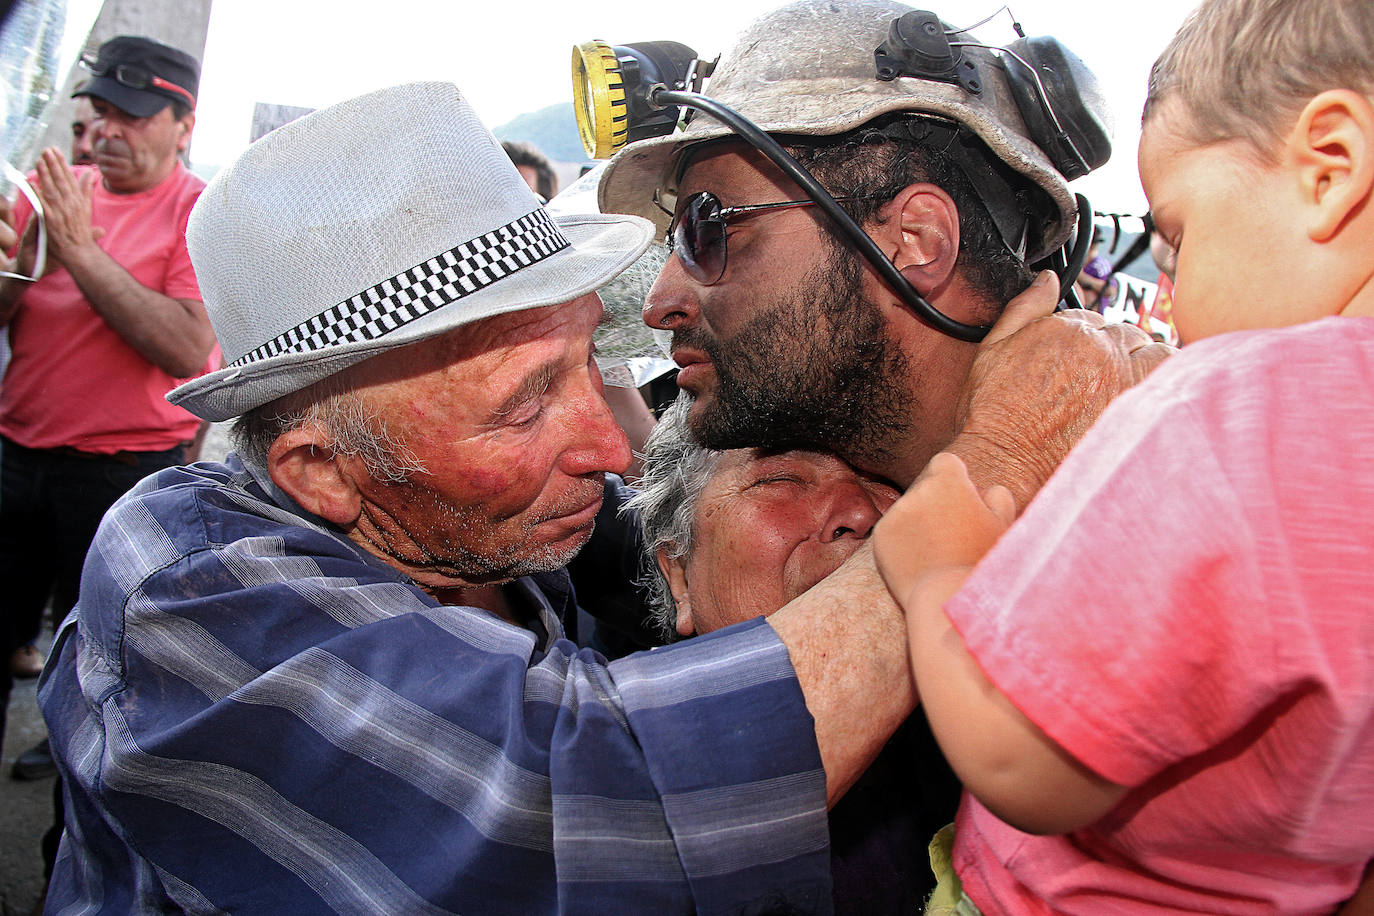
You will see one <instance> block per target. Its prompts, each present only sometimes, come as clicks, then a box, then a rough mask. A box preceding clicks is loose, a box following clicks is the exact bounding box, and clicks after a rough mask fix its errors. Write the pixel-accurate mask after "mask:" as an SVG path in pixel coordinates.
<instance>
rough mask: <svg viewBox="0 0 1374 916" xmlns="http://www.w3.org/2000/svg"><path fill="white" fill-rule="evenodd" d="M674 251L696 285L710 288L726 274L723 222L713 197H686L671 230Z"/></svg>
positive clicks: (705, 193) (697, 195)
mask: <svg viewBox="0 0 1374 916" xmlns="http://www.w3.org/2000/svg"><path fill="white" fill-rule="evenodd" d="M673 250H674V251H676V252H677V256H678V258H679V259H681V261H682V266H683V267H685V268H686V269H687V273H688V274H690V275H691V277H692V279H694V280H696V281H697V282H698V283H701V284H704V285H706V286H710V285H711V284H712V283H715V282H716V281H717V280H719V279H720V278H721V275H722V274H723V273H725V221H724V220H723V219H721V218H720V201H719V200H717V199H716V196H715V195H714V194H712V193H710V192H709V191H702V192H700V193H698V194H693V195H692V196H691V197H690V198H688V200H687V203H686V205H685V206H684V207H683V210H682V215H681V216H679V217H678V221H677V226H676V228H675V229H674V231H673Z"/></svg>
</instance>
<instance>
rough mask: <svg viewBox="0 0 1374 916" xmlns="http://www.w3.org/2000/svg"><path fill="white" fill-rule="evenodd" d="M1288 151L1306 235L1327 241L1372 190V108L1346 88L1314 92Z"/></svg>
mask: <svg viewBox="0 0 1374 916" xmlns="http://www.w3.org/2000/svg"><path fill="white" fill-rule="evenodd" d="M1288 153H1289V155H1290V156H1291V157H1292V161H1293V162H1294V163H1295V164H1296V166H1297V169H1298V175H1299V176H1300V180H1301V194H1302V202H1303V203H1304V204H1305V205H1306V206H1307V209H1308V213H1309V214H1310V215H1309V217H1308V219H1307V225H1306V229H1307V234H1308V237H1309V238H1311V239H1312V240H1313V241H1316V242H1326V241H1330V240H1331V239H1332V237H1334V236H1335V235H1336V234H1337V233H1338V232H1339V231H1340V229H1341V227H1342V226H1344V225H1345V224H1346V223H1347V221H1349V219H1350V218H1351V217H1352V216H1354V215H1356V214H1358V213H1359V212H1361V210H1362V209H1363V207H1364V206H1365V205H1366V201H1368V200H1369V199H1370V196H1371V193H1374V106H1372V105H1371V104H1370V101H1369V99H1368V98H1366V97H1365V96H1363V95H1361V94H1359V93H1358V92H1352V91H1351V90H1349V89H1331V90H1328V91H1326V92H1322V93H1318V94H1317V95H1315V96H1313V97H1312V99H1311V101H1309V102H1308V103H1307V106H1306V107H1305V108H1303V110H1302V114H1300V115H1298V120H1297V123H1296V124H1295V125H1294V128H1293V131H1292V133H1291V134H1290V136H1289V142H1288Z"/></svg>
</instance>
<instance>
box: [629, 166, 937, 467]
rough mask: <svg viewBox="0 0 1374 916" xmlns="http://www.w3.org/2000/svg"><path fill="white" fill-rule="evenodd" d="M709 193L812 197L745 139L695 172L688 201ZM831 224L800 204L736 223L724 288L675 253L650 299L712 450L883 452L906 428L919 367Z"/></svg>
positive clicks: (742, 198) (684, 185)
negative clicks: (907, 380)
mask: <svg viewBox="0 0 1374 916" xmlns="http://www.w3.org/2000/svg"><path fill="white" fill-rule="evenodd" d="M698 191H710V192H712V193H714V194H715V195H716V196H717V197H719V198H720V200H721V202H722V203H723V204H724V205H725V206H726V207H732V206H742V205H748V204H759V203H771V202H776V201H784V200H797V199H801V198H802V197H804V195H802V194H801V191H800V190H799V189H798V188H796V187H795V186H794V185H792V184H791V183H790V182H788V181H787V180H786V179H785V178H783V177H782V176H781V173H779V172H777V170H776V169H774V168H773V167H772V166H771V164H769V163H767V162H766V160H763V158H762V157H761V156H760V155H759V154H757V153H754V152H753V151H746V150H745V149H743V148H742V147H740V146H739V145H735V144H727V145H724V146H721V147H713V148H711V149H710V150H708V151H706V152H704V153H702V154H700V155H699V156H698V157H697V158H696V159H694V160H693V161H692V162H691V163H690V164H689V166H688V168H687V170H686V171H685V173H684V175H683V179H682V182H681V188H680V191H679V200H686V199H687V198H688V197H689V196H690V195H692V194H694V193H696V192H698ZM823 218H824V217H823V216H821V215H820V213H819V211H818V210H817V209H816V208H814V207H801V208H792V209H779V210H773V211H768V212H766V213H760V214H754V215H751V216H749V217H748V218H746V219H741V220H739V221H737V222H732V223H730V224H729V228H728V230H727V242H726V244H727V247H728V257H727V260H726V267H725V273H724V275H723V276H722V277H721V279H720V280H719V281H718V282H717V283H715V284H713V285H711V286H705V285H702V284H701V283H699V282H697V281H696V280H694V279H693V278H692V277H690V276H689V275H688V274H687V272H686V271H685V270H684V269H683V266H682V264H681V262H680V261H679V260H678V258H677V257H676V256H673V257H671V258H670V259H669V260H668V263H667V264H666V265H665V266H664V268H663V271H662V273H660V275H659V278H658V281H657V282H656V283H655V284H654V287H653V289H652V290H651V291H650V293H649V296H648V300H647V301H646V304H645V308H644V320H645V321H646V322H647V323H648V324H649V325H651V326H652V327H655V328H660V329H665V330H670V331H672V333H673V343H672V352H673V358H674V360H675V361H676V362H677V363H678V365H679V366H680V367H681V368H680V371H679V374H678V385H679V386H680V387H681V388H682V389H683V390H685V391H687V392H689V393H690V394H692V395H693V396H694V398H695V402H694V404H693V406H692V409H691V412H690V414H689V425H690V426H691V429H692V433H693V435H694V436H696V438H697V439H699V440H700V441H701V442H702V443H703V444H704V445H706V446H708V447H711V448H715V449H733V448H741V447H747V446H755V445H762V446H766V447H769V448H773V449H787V448H814V449H824V450H834V451H837V452H840V453H841V454H845V455H846V456H848V457H851V458H854V457H864V456H873V455H877V456H882V455H883V454H884V453H885V451H886V449H887V446H888V444H889V443H891V442H893V441H896V440H897V439H899V438H900V437H901V436H902V435H903V432H904V431H905V430H906V429H907V428H908V426H909V424H910V422H911V421H910V419H909V411H908V410H907V409H905V406H904V405H903V404H902V403H901V401H902V398H901V395H900V391H901V387H902V386H901V385H900V384H894V383H893V382H894V380H896V379H899V378H904V377H906V376H907V375H908V374H909V367H908V366H907V364H906V361H905V360H904V358H903V357H902V355H901V353H900V352H899V351H898V349H897V348H896V347H895V346H894V345H893V344H892V342H891V339H890V335H889V333H888V328H887V323H886V319H885V318H884V316H883V314H882V312H881V310H880V309H879V308H878V306H877V305H876V304H874V303H873V302H872V301H871V299H870V298H869V297H868V295H867V294H866V291H865V281H864V273H863V270H862V269H861V267H860V266H859V261H858V259H857V257H856V256H855V255H854V254H853V252H851V251H849V250H848V249H845V248H843V247H837V246H836V245H835V244H834V243H833V242H832V241H831V239H830V238H829V236H827V235H825V234H824V233H823V232H822V231H821V228H820V223H819V222H818V219H823Z"/></svg>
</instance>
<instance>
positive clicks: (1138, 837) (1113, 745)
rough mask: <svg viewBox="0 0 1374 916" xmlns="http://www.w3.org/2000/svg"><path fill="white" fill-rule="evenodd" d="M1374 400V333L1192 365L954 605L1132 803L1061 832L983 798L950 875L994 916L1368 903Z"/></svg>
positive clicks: (1080, 470) (965, 628) (1260, 348)
mask: <svg viewBox="0 0 1374 916" xmlns="http://www.w3.org/2000/svg"><path fill="white" fill-rule="evenodd" d="M1371 391H1374V319H1368V318H1327V319H1324V320H1322V321H1317V322H1312V323H1310V324H1305V325H1300V326H1297V327H1292V328H1284V329H1281V330H1272V331H1258V332H1246V333H1237V334H1228V335H1223V336H1221V337H1216V338H1212V339H1210V340H1205V341H1202V342H1200V343H1197V344H1194V345H1192V346H1189V347H1187V348H1186V349H1184V350H1183V352H1182V353H1180V354H1179V355H1177V356H1175V357H1173V358H1172V359H1170V360H1169V361H1168V362H1167V363H1165V364H1164V365H1163V366H1162V367H1161V368H1160V369H1158V370H1157V371H1156V372H1155V373H1154V374H1153V375H1152V376H1151V377H1150V378H1149V379H1147V380H1146V381H1145V382H1144V383H1142V384H1141V385H1140V386H1138V387H1137V388H1135V389H1133V390H1132V391H1129V392H1127V393H1126V394H1125V395H1123V396H1122V397H1121V398H1120V399H1118V401H1117V402H1116V403H1114V404H1113V405H1112V406H1111V408H1110V409H1109V410H1108V411H1107V412H1106V413H1105V414H1104V415H1103V417H1102V419H1101V420H1100V421H1099V422H1098V424H1097V425H1096V426H1094V427H1093V429H1092V430H1091V431H1090V432H1089V433H1088V435H1087V436H1086V437H1085V438H1084V439H1083V442H1082V444H1081V445H1080V446H1079V447H1078V448H1077V449H1075V450H1074V451H1073V453H1072V454H1071V455H1070V456H1069V458H1068V460H1067V461H1065V462H1064V464H1063V466H1061V467H1060V469H1059V470H1058V472H1057V473H1056V474H1055V475H1054V477H1053V478H1052V479H1051V480H1050V482H1049V483H1048V484H1047V485H1046V487H1045V489H1044V490H1043V491H1042V492H1041V493H1040V495H1039V496H1038V497H1036V499H1035V501H1034V502H1033V503H1032V504H1031V505H1030V507H1029V508H1028V509H1027V511H1026V513H1025V515H1024V516H1023V517H1022V518H1021V519H1019V520H1018V521H1017V523H1016V524H1015V525H1014V526H1013V527H1012V528H1011V530H1010V531H1008V532H1007V534H1006V535H1005V536H1004V537H1003V538H1002V539H1001V541H999V542H998V544H997V546H996V547H995V548H994V549H993V551H992V552H991V553H989V554H988V556H987V557H986V558H985V559H984V561H983V562H982V563H981V564H979V566H978V568H977V569H976V570H975V571H974V574H973V576H972V577H971V578H970V579H969V581H968V583H967V584H966V585H965V587H964V589H963V590H962V591H960V593H959V594H958V595H956V596H955V597H954V598H953V599H952V600H951V601H950V602H949V603H948V604H947V605H946V608H945V610H946V613H947V614H948V615H949V617H950V620H951V621H952V622H953V623H954V625H955V627H957V628H958V630H959V632H960V633H961V634H963V637H964V641H965V644H966V645H967V646H968V649H969V651H970V652H971V653H972V654H973V656H974V658H975V659H977V661H978V663H979V665H980V666H981V667H982V668H983V670H984V671H985V672H986V673H987V676H988V677H989V679H990V680H991V681H992V682H993V683H994V684H995V685H996V686H997V687H998V689H999V690H1001V691H1002V693H1004V694H1005V695H1006V696H1007V697H1008V698H1009V699H1010V700H1011V701H1012V702H1013V703H1014V704H1016V706H1017V707H1018V708H1019V709H1020V710H1021V711H1022V712H1023V713H1025V714H1026V716H1028V717H1029V718H1030V719H1031V721H1033V722H1035V723H1036V725H1038V726H1040V727H1041V728H1042V729H1044V731H1045V732H1046V733H1047V734H1048V735H1049V736H1050V737H1051V738H1052V739H1054V741H1055V742H1057V743H1058V744H1059V745H1060V747H1062V748H1064V750H1066V751H1067V752H1068V753H1069V754H1071V755H1073V756H1074V757H1075V758H1077V759H1078V760H1079V761H1081V762H1082V763H1084V764H1085V765H1086V766H1088V767H1089V768H1091V769H1092V770H1094V771H1095V772H1097V773H1099V774H1101V775H1102V776H1104V777H1105V778H1107V779H1110V780H1112V781H1114V782H1117V783H1119V784H1121V785H1125V786H1128V787H1130V792H1129V794H1127V796H1126V797H1125V799H1124V800H1123V801H1122V802H1121V804H1120V805H1118V806H1117V808H1116V809H1115V810H1113V811H1112V812H1111V813H1109V814H1108V815H1107V816H1106V817H1104V818H1102V819H1101V820H1100V821H1098V822H1097V823H1095V824H1091V825H1089V826H1088V827H1085V828H1083V829H1081V830H1078V831H1075V832H1073V833H1071V834H1068V835H1066V836H1031V835H1028V834H1025V833H1021V832H1020V831H1017V830H1015V829H1013V828H1011V827H1009V826H1008V825H1006V824H1005V823H1003V822H1001V821H999V820H998V819H997V818H996V817H994V816H993V815H992V814H990V813H989V812H988V811H987V810H986V809H984V808H983V807H982V806H981V805H979V804H977V802H976V801H974V800H973V799H972V798H969V797H966V798H965V803H964V806H963V807H962V808H961V810H960V814H959V818H958V821H957V824H958V826H957V838H956V843H955V854H954V864H955V868H956V870H957V871H958V873H959V876H960V878H961V879H962V880H963V882H964V888H965V890H966V892H967V893H968V895H969V897H970V898H972V899H973V901H974V902H975V903H977V904H978V906H979V907H980V908H981V909H982V910H983V912H984V913H987V914H989V916H993V914H1000V913H1014V914H1018V916H1020V914H1036V913H1063V914H1070V913H1076V914H1085V916H1086V914H1092V916H1097V914H1104V913H1109V914H1124V913H1132V914H1150V913H1157V914H1162V913H1179V912H1187V913H1218V914H1220V913H1229V914H1269V913H1275V912H1283V913H1293V914H1299V913H1329V912H1331V911H1332V909H1333V908H1334V907H1335V906H1336V905H1337V904H1339V903H1340V902H1341V901H1343V900H1345V899H1346V898H1348V897H1349V896H1350V895H1351V894H1352V893H1353V892H1354V890H1355V888H1356V886H1357V885H1358V884H1359V882H1360V877H1361V874H1362V873H1363V871H1364V868H1365V863H1366V862H1368V861H1369V860H1370V858H1371V857H1374V463H1371V455H1374V407H1371V404H1370V397H1369V393H1370V392H1371ZM1085 545H1088V546H1090V548H1091V549H1084V547H1085Z"/></svg>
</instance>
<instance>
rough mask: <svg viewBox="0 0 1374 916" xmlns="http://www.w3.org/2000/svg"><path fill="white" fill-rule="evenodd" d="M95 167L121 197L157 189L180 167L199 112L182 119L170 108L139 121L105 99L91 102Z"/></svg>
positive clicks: (106, 184)
mask: <svg viewBox="0 0 1374 916" xmlns="http://www.w3.org/2000/svg"><path fill="white" fill-rule="evenodd" d="M91 107H92V108H93V109H94V110H95V122H94V123H93V124H92V129H93V130H94V131H95V133H96V138H95V143H94V146H93V150H94V154H95V164H96V165H98V166H100V175H101V177H102V178H103V179H104V181H105V186H106V187H107V188H109V189H110V190H111V191H114V192H115V193H117V194H136V193H138V192H139V191H146V190H148V189H149V188H154V187H156V186H157V185H158V184H159V183H161V182H162V180H163V179H164V178H166V177H167V176H168V175H170V174H171V173H172V170H173V169H175V168H176V164H177V154H178V153H180V152H181V151H182V150H183V149H185V148H186V146H187V145H188V144H189V143H190V142H191V129H192V127H193V126H194V124H195V113H194V112H192V113H190V114H188V115H186V117H184V118H180V119H178V118H177V117H176V116H175V115H173V113H172V106H171V105H168V106H167V107H166V108H163V109H162V110H161V111H159V112H158V113H157V114H155V115H150V116H148V117H146V118H136V117H134V116H133V115H131V114H129V113H128V112H126V111H124V110H123V109H121V108H117V107H115V106H114V105H111V104H110V103H109V102H107V101H105V100H104V99H97V98H92V99H91Z"/></svg>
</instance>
